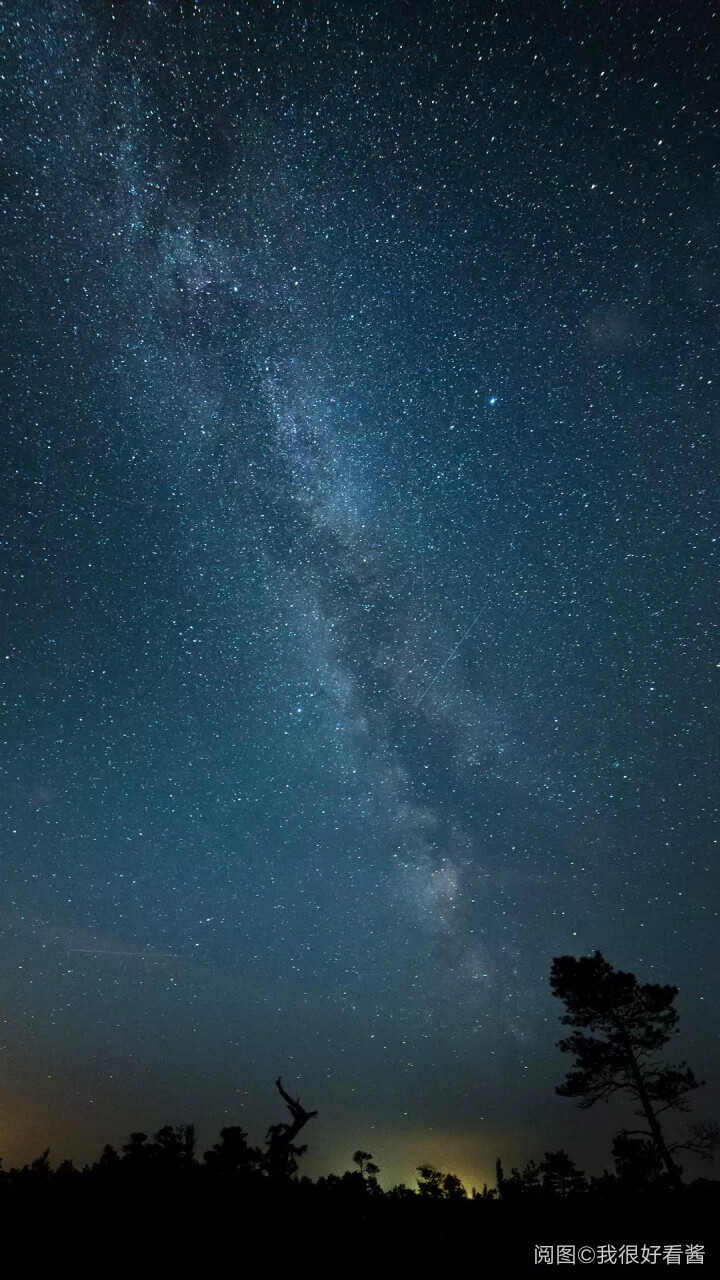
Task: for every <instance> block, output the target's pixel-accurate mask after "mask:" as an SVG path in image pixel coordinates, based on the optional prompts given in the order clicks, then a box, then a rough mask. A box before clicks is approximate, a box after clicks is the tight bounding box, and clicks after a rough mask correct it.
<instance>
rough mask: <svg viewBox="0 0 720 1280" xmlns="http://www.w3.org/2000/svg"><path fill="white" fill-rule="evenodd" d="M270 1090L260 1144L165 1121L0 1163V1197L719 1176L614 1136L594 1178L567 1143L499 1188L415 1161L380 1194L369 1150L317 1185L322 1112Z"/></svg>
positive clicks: (634, 1192)
mask: <svg viewBox="0 0 720 1280" xmlns="http://www.w3.org/2000/svg"><path fill="white" fill-rule="evenodd" d="M275 1084H276V1087H277V1089H278V1091H279V1093H280V1095H281V1097H282V1098H283V1099H284V1101H285V1102H286V1104H287V1106H288V1110H289V1111H290V1117H291V1120H290V1122H289V1123H288V1122H280V1123H278V1124H273V1125H271V1126H270V1128H269V1129H268V1132H267V1137H266V1139H265V1145H264V1148H260V1147H256V1146H252V1145H251V1144H250V1143H249V1141H248V1134H247V1132H246V1131H245V1130H244V1129H243V1128H241V1127H240V1126H239V1125H229V1126H227V1127H225V1128H224V1129H221V1131H220V1139H219V1141H218V1142H216V1143H214V1145H213V1146H212V1147H210V1148H209V1150H207V1151H205V1153H204V1154H203V1155H202V1157H198V1154H197V1140H196V1135H195V1127H194V1125H191V1124H187V1125H164V1126H163V1127H162V1128H161V1129H158V1131H157V1133H156V1134H155V1135H154V1136H153V1137H152V1138H149V1137H148V1135H147V1134H146V1133H142V1132H135V1133H131V1134H130V1137H129V1138H128V1141H127V1142H126V1143H125V1144H124V1146H123V1147H121V1149H120V1150H117V1148H116V1147H114V1146H112V1145H111V1144H109V1143H108V1144H106V1145H105V1146H104V1147H103V1149H102V1152H101V1154H100V1156H99V1158H98V1159H97V1160H96V1161H95V1162H94V1163H93V1164H86V1165H85V1166H84V1167H83V1168H82V1169H78V1168H77V1167H76V1166H75V1165H74V1163H73V1161H72V1160H63V1161H62V1163H60V1164H59V1165H58V1166H57V1167H56V1168H55V1169H53V1167H52V1166H51V1163H50V1150H49V1148H48V1149H47V1150H45V1151H44V1152H43V1153H42V1155H41V1156H39V1157H38V1158H37V1159H36V1160H33V1161H32V1162H31V1163H29V1164H26V1165H23V1166H22V1167H21V1168H11V1169H7V1170H5V1169H3V1168H2V1165H1V1163H0V1196H2V1195H3V1193H5V1194H6V1195H12V1193H13V1191H23V1190H32V1189H33V1188H36V1189H37V1188H39V1187H41V1186H43V1187H48V1186H50V1185H54V1186H56V1187H64V1188H67V1187H71V1186H75V1187H78V1188H79V1187H80V1186H81V1185H85V1186H93V1187H98V1188H115V1189H118V1190H119V1189H122V1188H132V1187H133V1186H135V1187H137V1186H140V1187H145V1188H148V1187H156V1188H167V1189H173V1188H175V1189H177V1188H179V1187H180V1186H183V1187H186V1188H191V1187H195V1188H201V1187H203V1186H205V1187H211V1186H214V1187H215V1188H217V1187H224V1188H227V1189H229V1188H232V1189H233V1190H234V1192H236V1193H237V1194H238V1195H240V1196H243V1195H245V1196H248V1197H250V1198H252V1197H253V1194H254V1195H256V1196H257V1195H268V1194H270V1195H272V1194H273V1193H274V1192H283V1193H285V1194H287V1192H288V1191H291V1192H292V1193H293V1194H295V1195H300V1196H303V1197H312V1198H313V1199H315V1200H318V1199H337V1198H341V1199H349V1200H364V1201H367V1200H377V1199H384V1200H386V1201H389V1202H397V1201H407V1200H418V1201H422V1202H423V1203H425V1204H427V1203H428V1202H429V1201H452V1202H458V1201H461V1200H465V1201H467V1200H470V1201H483V1202H485V1203H488V1202H492V1201H506V1202H512V1203H517V1202H519V1201H524V1202H536V1203H540V1202H545V1203H547V1202H548V1201H551V1200H552V1201H561V1202H564V1203H567V1202H568V1201H578V1200H579V1199H581V1198H582V1199H583V1200H587V1199H588V1198H600V1199H607V1198H613V1197H621V1196H627V1195H631V1196H638V1195H654V1194H657V1193H658V1192H674V1193H675V1194H677V1193H678V1190H681V1191H683V1192H691V1193H695V1194H697V1193H703V1194H713V1193H714V1194H716V1195H720V1181H715V1180H712V1179H709V1178H695V1179H694V1180H693V1181H691V1182H690V1183H687V1184H681V1187H680V1188H678V1186H677V1184H676V1183H675V1181H674V1179H673V1177H672V1175H671V1174H670V1173H669V1172H668V1170H667V1169H666V1168H665V1167H664V1165H663V1161H662V1158H661V1156H660V1155H659V1154H658V1152H657V1151H656V1150H655V1148H654V1146H653V1144H652V1142H650V1141H649V1140H648V1139H646V1138H642V1137H633V1136H631V1135H630V1134H629V1133H628V1132H627V1131H623V1132H621V1133H619V1134H618V1135H617V1136H616V1137H615V1139H614V1141H613V1146H612V1155H613V1170H612V1171H606V1172H604V1173H603V1174H602V1175H601V1176H599V1177H590V1178H587V1177H586V1176H585V1174H584V1172H583V1170H581V1169H578V1168H577V1166H576V1164H575V1162H574V1161H573V1160H572V1158H571V1157H570V1156H569V1155H568V1153H567V1152H566V1151H565V1150H564V1149H562V1148H561V1149H559V1150H557V1151H546V1152H545V1153H544V1157H543V1159H542V1160H541V1161H540V1162H539V1163H536V1162H535V1161H534V1160H530V1161H529V1162H528V1163H527V1164H526V1165H525V1166H524V1167H523V1168H515V1167H513V1168H511V1170H510V1172H509V1173H506V1172H505V1170H504V1168H503V1164H502V1160H500V1159H498V1160H497V1161H496V1164H495V1171H496V1182H495V1186H493V1187H488V1186H487V1184H484V1185H483V1186H482V1188H481V1189H479V1190H478V1189H477V1188H475V1187H473V1188H471V1190H470V1191H468V1190H467V1188H466V1187H465V1186H464V1185H463V1183H462V1181H461V1180H460V1178H459V1177H458V1176H457V1175H456V1174H454V1173H443V1172H442V1171H441V1170H439V1169H436V1168H435V1167H434V1166H433V1165H432V1164H429V1163H424V1164H420V1165H418V1167H417V1174H418V1177H417V1179H416V1180H415V1186H414V1187H409V1186H407V1185H406V1184H405V1183H399V1184H397V1185H395V1186H393V1187H391V1188H390V1189H388V1190H383V1188H382V1186H381V1185H380V1181H379V1176H378V1175H379V1174H380V1169H379V1167H378V1165H377V1164H376V1163H375V1162H374V1160H373V1156H372V1153H371V1152H369V1151H363V1150H360V1149H359V1150H357V1151H356V1152H355V1153H354V1155H353V1157H352V1160H353V1164H354V1165H355V1166H356V1167H355V1168H354V1169H349V1170H347V1171H346V1172H344V1173H342V1174H334V1173H331V1174H326V1175H324V1176H322V1177H319V1178H317V1179H316V1180H315V1181H313V1180H312V1179H310V1178H308V1177H298V1176H297V1174H298V1167H299V1166H298V1162H299V1159H300V1158H301V1156H302V1155H303V1154H304V1153H305V1151H306V1150H307V1145H306V1144H303V1145H302V1146H298V1145H297V1144H296V1143H295V1142H294V1139H295V1138H296V1137H297V1134H298V1133H299V1132H300V1130H301V1129H302V1128H304V1126H305V1124H307V1122H308V1121H309V1120H311V1119H313V1118H314V1117H315V1116H316V1115H317V1114H318V1113H317V1112H316V1111H306V1110H305V1108H304V1107H302V1105H301V1104H300V1101H299V1099H297V1098H292V1097H291V1096H290V1095H289V1094H288V1093H286V1091H285V1089H284V1088H283V1086H282V1080H281V1079H280V1078H278V1079H277V1080H276V1082H275Z"/></svg>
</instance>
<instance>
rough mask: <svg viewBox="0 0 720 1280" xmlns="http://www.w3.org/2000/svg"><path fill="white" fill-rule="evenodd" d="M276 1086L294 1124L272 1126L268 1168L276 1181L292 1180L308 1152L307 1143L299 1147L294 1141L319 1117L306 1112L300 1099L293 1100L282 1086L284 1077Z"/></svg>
mask: <svg viewBox="0 0 720 1280" xmlns="http://www.w3.org/2000/svg"><path fill="white" fill-rule="evenodd" d="M275 1086H276V1088H277V1090H278V1093H279V1094H280V1097H281V1098H282V1099H283V1101H284V1102H285V1103H287V1107H288V1110H289V1112H290V1115H291V1117H292V1124H287V1123H284V1122H282V1121H281V1122H280V1123H279V1124H271V1125H270V1128H269V1129H268V1131H267V1137H266V1139H265V1141H266V1143H267V1155H266V1167H267V1171H268V1174H269V1176H270V1177H271V1178H273V1179H274V1180H281V1179H284V1178H291V1177H292V1175H293V1174H294V1173H295V1172H296V1170H297V1162H298V1157H299V1156H301V1155H303V1154H304V1152H305V1151H307V1143H305V1144H304V1145H303V1146H301V1147H298V1146H295V1144H294V1139H295V1138H296V1137H297V1135H298V1134H299V1132H300V1130H301V1129H302V1128H303V1127H304V1126H305V1125H306V1124H307V1122H308V1120H312V1119H313V1117H314V1116H316V1115H317V1111H306V1110H305V1108H304V1107H303V1106H302V1104H301V1102H300V1099H299V1098H291V1097H290V1094H289V1093H286V1092H285V1090H284V1089H283V1086H282V1076H278V1078H277V1080H276V1081H275Z"/></svg>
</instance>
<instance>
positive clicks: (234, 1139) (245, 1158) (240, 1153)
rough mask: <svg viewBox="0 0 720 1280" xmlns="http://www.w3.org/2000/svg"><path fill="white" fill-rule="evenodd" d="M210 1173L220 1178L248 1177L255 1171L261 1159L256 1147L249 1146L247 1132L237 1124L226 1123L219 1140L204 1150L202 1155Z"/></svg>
mask: <svg viewBox="0 0 720 1280" xmlns="http://www.w3.org/2000/svg"><path fill="white" fill-rule="evenodd" d="M203 1159H204V1161H205V1166H206V1168H207V1169H208V1171H209V1172H210V1173H213V1174H217V1175H218V1176H219V1177H221V1178H231V1177H240V1178H244V1179H248V1178H250V1177H251V1176H252V1175H253V1174H255V1173H256V1171H257V1169H258V1166H259V1164H260V1160H261V1154H260V1152H259V1151H258V1149H257V1147H249V1146H248V1141H247V1133H246V1132H245V1130H244V1129H241V1128H240V1126H239V1125H228V1126H227V1127H226V1128H225V1129H221V1130H220V1141H219V1142H216V1143H215V1145H214V1146H213V1147H212V1148H211V1149H210V1151H206V1152H205V1155H204V1157H203Z"/></svg>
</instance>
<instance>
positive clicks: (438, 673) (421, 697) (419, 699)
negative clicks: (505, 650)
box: [412, 609, 483, 711]
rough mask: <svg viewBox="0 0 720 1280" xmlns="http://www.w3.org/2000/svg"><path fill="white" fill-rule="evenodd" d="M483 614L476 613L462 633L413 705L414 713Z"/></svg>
mask: <svg viewBox="0 0 720 1280" xmlns="http://www.w3.org/2000/svg"><path fill="white" fill-rule="evenodd" d="M482 612H483V610H482V609H481V610H480V613H476V615H475V617H474V618H473V620H472V622H471V623H470V626H469V627H468V629H467V631H463V633H462V635H461V637H460V639H459V640H458V642H457V644H456V645H455V648H454V649H452V650H451V651H450V653H449V654H448V656H447V658H446V659H445V661H444V662H443V664H442V666H441V667H440V670H439V671H436V672H435V675H434V676H433V678H432V680H431V681H430V683H429V684H426V685H425V688H424V689H423V691H422V693H421V694H420V697H419V698H418V700H417V702H415V703H413V708H412V709H413V711H417V709H418V707H419V706H420V703H421V702H422V700H423V698H424V697H425V694H426V693H427V692H428V690H430V689H432V687H433V685H434V684H435V681H436V680H439V679H440V676H441V675H442V673H443V671H444V670H445V668H446V666H447V665H448V663H449V662H451V661H452V659H453V658H454V657H455V654H456V653H457V651H458V649H459V648H460V645H461V644H462V642H463V640H466V639H467V637H468V636H469V635H470V632H471V631H472V629H473V627H474V626H475V623H476V622H478V621H479V619H480V614H482Z"/></svg>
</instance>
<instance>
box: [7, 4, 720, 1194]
mask: <svg viewBox="0 0 720 1280" xmlns="http://www.w3.org/2000/svg"><path fill="white" fill-rule="evenodd" d="M719 16H720V15H719V14H718V11H717V8H716V6H715V4H714V3H700V2H698V3H695V2H693V3H687V4H683V5H682V6H678V5H677V4H674V3H672V4H670V3H662V2H660V3H657V4H653V5H647V6H646V5H641V4H635V3H630V4H628V3H625V2H624V0H623V2H622V3H621V2H620V0H617V2H611V0H593V3H589V2H587V3H584V2H583V0H546V2H545V3H543V4H542V5H538V4H537V3H534V2H533V3H522V2H521V0H492V2H488V3H486V2H485V0H474V2H473V3H464V2H458V3H455V2H453V3H447V2H445V0H436V2H434V3H433V2H432V0H413V2H412V3H409V0H388V3H383V4H378V5H371V4H368V3H357V2H354V0H344V2H343V3H342V4H340V3H334V2H333V3H329V2H328V0H325V2H323V0H319V2H318V3H313V4H311V3H306V2H305V0H298V2H296V3H290V2H289V0H264V2H262V3H260V2H257V3H249V2H248V0H235V3H213V2H212V0H203V2H200V0H195V2H192V0H185V2H184V3H171V2H170V0H149V2H142V3H141V2H140V0H123V3H119V0H116V2H115V3H110V2H109V0H103V2H101V0H87V2H85V3H56V2H53V3H50V2H49V0H32V2H31V0H17V2H14V3H4V4H2V5H1V6H0V24H1V25H2V35H3V48H2V62H3V66H2V68H1V71H2V80H0V88H2V92H3V105H2V134H3V171H2V172H3V179H2V193H1V195H0V211H1V214H2V219H1V220H2V233H1V234H2V252H3V262H4V267H3V288H4V299H3V307H2V314H1V316H0V323H1V324H2V330H3V343H2V349H3V352H4V359H3V372H2V378H1V386H0V395H1V396H2V405H3V410H2V421H3V426H2V437H3V441H2V450H3V457H4V461H3V482H2V503H1V506H0V525H1V527H2V561H1V567H2V648H1V649H0V659H1V660H2V667H3V671H2V675H3V687H2V697H1V700H2V709H3V717H2V722H3V732H2V760H1V764H2V773H1V774H0V810H1V812H2V852H1V855H0V856H1V884H0V966H1V971H2V975H3V982H2V990H3V996H2V1008H1V1009H0V1081H1V1083H0V1093H1V1095H2V1107H1V1108H0V1112H1V1114H0V1151H1V1153H2V1155H3V1157H4V1158H5V1160H6V1162H8V1161H13V1160H18V1159H26V1158H28V1157H32V1156H34V1155H36V1154H38V1152H39V1150H41V1149H42V1148H43V1147H44V1146H45V1145H46V1144H47V1142H49V1143H50V1145H51V1155H52V1156H53V1157H55V1158H57V1159H60V1158H62V1157H64V1156H66V1155H72V1156H75V1157H76V1158H79V1159H81V1160H82V1159H87V1158H91V1157H94V1156H95V1155H96V1154H97V1152H98V1150H99V1145H100V1144H101V1143H102V1142H104V1141H108V1140H109V1141H115V1142H122V1141H123V1140H124V1139H125V1137H126V1135H127V1134H128V1133H129V1131H130V1129H133V1128H135V1129H137V1128H141V1129H144V1130H146V1131H149V1132H152V1131H154V1129H155V1128H157V1127H159V1125H161V1124H163V1123H187V1122H191V1121H194V1122H195V1123H196V1124H197V1125H198V1127H199V1129H200V1134H201V1149H203V1147H202V1141H203V1140H204V1139H207V1142H206V1145H209V1143H210V1141H214V1140H215V1138H216V1136H217V1132H218V1131H219V1128H220V1127H221V1126H222V1125H224V1124H231V1123H241V1124H243V1125H244V1126H245V1127H246V1128H248V1129H249V1130H250V1133H251V1137H252V1139H253V1140H255V1141H260V1140H261V1138H262V1137H263V1136H264V1132H265V1129H266V1127H267V1125H268V1124H269V1123H270V1122H272V1121H274V1120H277V1119H278V1118H281V1116H282V1104H281V1103H280V1101H279V1099H278V1098H277V1095H276V1094H275V1092H274V1086H273V1079H274V1077H275V1076H276V1075H277V1074H279V1073H282V1075H283V1079H284V1082H285V1085H286V1087H287V1088H288V1089H290V1090H291V1092H296V1093H297V1092H299V1094H300V1096H301V1099H302V1101H303V1103H305V1104H306V1105H307V1106H312V1107H313V1108H317V1109H318V1111H319V1113H320V1115H319V1118H318V1119H317V1120H315V1121H313V1125H312V1130H308V1140H309V1142H310V1144H311V1145H310V1152H309V1154H308V1156H307V1157H306V1160H305V1171H306V1172H308V1173H311V1174H316V1173H318V1172H327V1171H329V1170H330V1169H335V1170H336V1171H342V1169H343V1168H345V1167H347V1165H348V1162H349V1157H350V1156H351V1154H352V1152H353V1150H355V1148H356V1147H358V1146H362V1147H364V1148H365V1149H367V1150H370V1151H372V1152H373V1153H374V1155H375V1156H376V1159H377V1160H378V1162H379V1163H380V1165H381V1168H382V1170H383V1173H384V1174H386V1175H387V1177H388V1179H389V1180H392V1179H393V1178H396V1179H397V1178H400V1177H404V1178H405V1179H406V1180H410V1179H411V1176H412V1170H413V1168H414V1166H415V1165H416V1164H417V1163H419V1161H420V1160H421V1159H432V1160H434V1161H435V1162H436V1163H439V1164H441V1165H443V1166H444V1167H446V1168H447V1167H452V1168H453V1169H454V1170H455V1171H456V1172H458V1173H460V1174H461V1175H463V1176H465V1177H466V1178H467V1179H468V1180H469V1181H475V1182H477V1181H478V1179H479V1180H482V1178H483V1177H487V1178H488V1180H490V1179H491V1178H492V1169H493V1165H494V1161H495V1158H496V1156H498V1155H502V1156H503V1157H504V1158H505V1159H506V1160H507V1161H508V1163H509V1162H511V1161H513V1160H516V1159H522V1160H523V1161H524V1160H525V1159H528V1158H530V1157H531V1156H533V1157H535V1158H542V1152H543V1151H544V1150H546V1149H548V1147H558V1146H561V1145H563V1146H566V1147H567V1148H568V1149H569V1150H570V1151H571V1152H572V1153H573V1154H574V1155H575V1156H576V1157H577V1158H578V1160H579V1162H581V1163H582V1162H584V1163H585V1166H586V1167H589V1169H590V1171H592V1172H599V1171H600V1169H601V1168H602V1167H603V1165H604V1164H607V1163H608V1160H609V1135H610V1134H612V1133H613V1132H615V1131H616V1130H617V1129H618V1128H620V1127H621V1124H622V1123H627V1122H628V1111H627V1110H626V1111H625V1112H623V1110H622V1108H621V1107H619V1106H613V1108H612V1109H610V1108H604V1109H603V1114H601V1115H598V1116H595V1114H594V1112H592V1113H582V1112H576V1111H575V1109H574V1108H573V1105H572V1103H571V1102H569V1101H567V1100H564V1099H558V1098H556V1097H555V1096H554V1086H555V1085H556V1084H559V1083H560V1082H561V1080H562V1079H563V1077H564V1074H565V1071H566V1069H567V1067H568V1066H569V1063H568V1062H566V1061H565V1060H564V1059H563V1057H562V1055H560V1053H559V1052H558V1050H557V1049H556V1048H555V1044H556V1041H557V1039H558V1038H559V1036H560V1034H561V1033H562V1029H561V1027H560V1024H559V1020H558V1019H559V1014H560V1013H561V1012H562V1008H561V1006H559V1005H558V1002H557V1001H555V1000H553V999H552V997H551V995H550V991H549V984H548V979H549V972H550V965H551V961H552V958H553V956H555V955H559V954H567V953H570V954H576V955H579V954H583V953H587V952H592V951H594V950H595V949H600V950H601V951H602V952H603V953H604V954H605V956H606V957H607V958H608V959H609V960H610V961H611V963H614V964H615V965H618V966H620V967H623V968H626V969H630V970H631V971H633V972H636V973H637V974H638V976H639V977H640V978H641V979H642V980H643V981H664V982H673V983H675V984H677V985H678V986H679V987H680V988H681V994H680V997H679V1009H680V1013H681V1022H680V1027H681V1035H682V1041H678V1045H679V1046H681V1047H680V1049H679V1054H676V1055H675V1056H676V1057H677V1056H680V1057H683V1056H686V1057H687V1058H688V1060H689V1061H690V1063H691V1065H692V1066H693V1067H694V1068H695V1070H696V1072H697V1074H698V1075H699V1076H705V1075H706V1074H710V1075H711V1073H712V1064H713V1061H715V1062H717V1060H718V1047H719V1046H718V1031H717V1028H718V1025H719V1024H720V1018H719V1015H720V1010H719V1009H718V1007H717V1005H718V995H717V989H716V984H715V983H714V982H713V980H712V979H713V974H714V973H715V971H716V969H717V962H718V950H719V945H718V915H717V908H718V899H717V875H716V867H717V817H718V776H719V770H718V752H717V742H718V737H717V724H718V700H717V687H718V677H719V676H720V670H719V667H720V649H719V648H718V644H717V637H716V627H717V611H716V605H717V586H716V582H717V579H716V568H715V566H716V560H717V550H718V544H717V542H716V536H717V528H718V523H717V508H718V492H717V480H716V476H717V469H716V468H717V460H718V459H717V452H718V451H717V416H718V415H717V405H718V396H717V389H718V383H717V376H718V374H717V337H718V332H717V324H718V304H719V301H720V291H719V289H718V271H717V267H718V188H717V180H718V148H717V125H718V96H717V80H716V59H717V33H718V25H717V24H718V17H719ZM713 875H715V877H716V882H715V886H714V887H713ZM704 1095H705V1096H704V1097H703V1098H702V1100H700V1099H699V1100H698V1116H701V1115H703V1114H707V1113H708V1109H709V1110H710V1112H712V1101H713V1097H714V1099H715V1106H716V1110H717V1109H718V1108H720V1094H719V1093H718V1089H717V1084H715V1086H713V1083H712V1080H711V1083H710V1084H709V1085H708V1088H707V1089H706V1090H705V1091H704Z"/></svg>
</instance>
